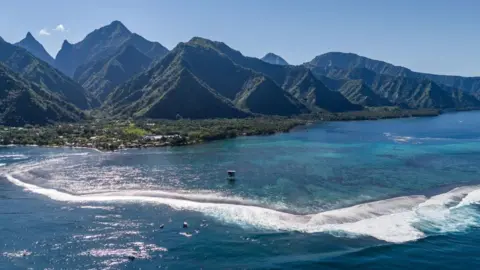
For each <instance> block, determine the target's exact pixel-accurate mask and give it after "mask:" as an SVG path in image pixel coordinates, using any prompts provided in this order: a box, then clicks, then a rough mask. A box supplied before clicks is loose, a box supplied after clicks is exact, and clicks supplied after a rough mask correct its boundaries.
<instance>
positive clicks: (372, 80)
mask: <svg viewBox="0 0 480 270" xmlns="http://www.w3.org/2000/svg"><path fill="white" fill-rule="evenodd" d="M313 71H314V72H316V73H317V76H320V77H321V76H326V77H329V78H333V79H338V80H361V81H362V82H363V83H364V84H366V85H367V86H368V87H370V88H371V89H372V90H373V92H374V93H375V94H376V95H378V96H379V97H382V98H385V99H387V100H389V101H390V102H391V103H392V104H395V105H398V106H402V107H408V108H437V109H449V108H459V109H460V108H464V109H465V108H480V101H479V100H477V99H476V98H474V97H473V96H471V95H468V94H466V93H464V92H463V91H461V90H458V89H456V90H454V89H447V90H446V89H445V88H446V87H445V86H444V87H441V86H440V85H438V84H437V83H435V82H433V81H431V80H429V79H425V78H424V79H416V78H411V77H403V76H400V77H394V76H389V75H383V74H378V73H375V72H374V71H371V70H369V69H366V68H353V69H349V70H347V69H341V68H336V67H332V66H330V67H324V68H315V69H314V70H313ZM447 88H448V87H447Z"/></svg>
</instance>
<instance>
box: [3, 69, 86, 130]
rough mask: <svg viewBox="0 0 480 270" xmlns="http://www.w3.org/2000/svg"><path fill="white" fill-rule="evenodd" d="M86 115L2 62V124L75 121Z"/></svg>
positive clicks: (16, 124)
mask: <svg viewBox="0 0 480 270" xmlns="http://www.w3.org/2000/svg"><path fill="white" fill-rule="evenodd" d="M84 118H85V115H84V114H83V113H82V112H81V111H79V110H78V109H77V108H76V107H75V106H73V105H72V104H70V103H68V102H66V101H65V100H63V99H62V98H61V97H59V96H58V95H57V94H55V93H52V92H50V91H48V90H45V89H43V88H42V87H41V86H39V85H37V84H34V83H30V82H28V81H27V80H25V79H24V78H22V77H21V76H20V75H19V74H17V73H15V72H14V71H13V70H11V69H9V68H8V67H6V66H5V65H4V64H0V124H1V125H7V126H24V125H26V124H32V125H35V124H40V125H42V124H49V123H55V122H75V121H79V120H81V119H84Z"/></svg>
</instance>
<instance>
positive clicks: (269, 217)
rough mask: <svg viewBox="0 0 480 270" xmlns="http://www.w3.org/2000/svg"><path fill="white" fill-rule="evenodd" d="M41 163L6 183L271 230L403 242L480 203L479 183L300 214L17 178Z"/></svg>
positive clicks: (455, 222) (209, 197)
mask: <svg viewBox="0 0 480 270" xmlns="http://www.w3.org/2000/svg"><path fill="white" fill-rule="evenodd" d="M38 166H41V165H39V164H36V165H29V166H24V167H23V168H22V169H21V170H17V171H16V172H14V173H11V174H6V175H5V176H6V178H7V179H8V181H10V182H11V183H13V184H15V185H17V186H19V187H22V188H24V189H26V190H28V191H30V192H33V193H36V194H40V195H44V196H46V197H48V198H50V199H52V200H56V201H63V202H71V203H90V202H96V203H122V202H123V203H150V204H162V205H168V206H170V207H172V208H173V209H176V210H187V211H196V212H200V213H203V214H205V215H208V216H211V217H213V218H216V219H218V220H220V221H223V222H227V223H233V224H238V225H240V226H243V227H256V228H263V229H267V230H279V231H299V232H304V233H317V232H345V233H348V234H353V235H367V236H371V237H374V238H377V239H379V240H383V241H387V242H392V243H402V242H407V241H414V240H417V239H421V238H424V237H425V236H426V234H425V230H427V231H428V230H434V231H437V232H451V231H458V230H462V229H465V228H467V227H469V226H474V225H476V223H477V222H478V220H480V217H478V215H477V214H473V213H472V212H471V211H458V209H459V207H460V206H466V205H469V204H474V203H478V202H480V187H479V186H471V187H461V188H456V189H453V190H451V191H449V192H446V193H443V194H439V195H437V196H433V197H431V198H427V197H425V196H422V195H416V196H404V197H397V198H392V199H387V200H381V201H375V202H369V203H363V204H358V205H355V206H351V207H346V208H341V209H336V210H330V211H325V212H321V213H316V214H309V215H296V214H291V213H286V212H282V211H277V210H274V209H270V208H267V207H265V206H263V205H262V204H260V203H258V202H255V201H251V200H246V199H243V198H240V197H226V196H223V195H220V194H215V193H212V194H195V193H176V192H167V191H145V190H129V191H117V192H106V193H96V194H86V195H74V194H70V193H66V192H62V191H59V190H56V189H51V188H43V187H40V186H37V185H33V184H29V183H25V182H23V181H21V180H19V179H18V178H16V177H14V175H16V174H19V173H22V172H26V171H29V170H31V169H32V168H35V167H38ZM460 210H461V209H460Z"/></svg>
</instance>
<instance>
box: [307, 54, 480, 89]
mask: <svg viewBox="0 0 480 270" xmlns="http://www.w3.org/2000/svg"><path fill="white" fill-rule="evenodd" d="M305 66H307V67H309V68H311V69H312V70H316V69H322V68H325V67H336V68H341V69H354V68H366V69H368V70H371V71H373V72H375V73H379V74H383V75H390V76H394V77H400V76H401V77H409V78H416V79H429V80H432V81H433V82H435V83H437V84H439V85H440V86H441V87H442V88H444V89H446V90H451V89H460V90H463V91H465V92H467V93H470V94H472V95H475V96H480V77H462V76H451V75H436V74H429V73H422V72H415V71H412V70H410V69H408V68H406V67H402V66H395V65H393V64H390V63H387V62H384V61H380V60H374V59H370V58H367V57H363V56H360V55H357V54H354V53H341V52H330V53H326V54H322V55H319V56H317V57H315V58H314V59H313V60H312V61H310V62H308V63H305ZM443 86H446V87H443Z"/></svg>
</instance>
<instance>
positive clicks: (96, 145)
mask: <svg viewBox="0 0 480 270" xmlns="http://www.w3.org/2000/svg"><path fill="white" fill-rule="evenodd" d="M440 114H442V112H441V111H440V110H384V111H358V112H348V113H316V114H308V115H300V116H295V117H280V116H279V117H258V118H246V119H205V120H176V121H173V120H153V119H144V120H137V121H132V120H106V121H104V122H99V121H97V122H91V123H75V124H57V125H53V126H44V127H4V129H3V133H0V147H5V146H6V147H8V146H17V147H22V146H23V147H28V146H32V147H45V148H65V149H89V150H93V151H97V152H101V153H103V152H115V151H119V150H124V149H143V148H160V147H178V146H190V145H199V144H204V143H208V142H212V141H220V140H225V139H233V138H238V137H250V136H268V135H274V134H279V133H289V132H294V131H297V130H303V129H307V128H309V127H310V126H312V125H318V124H320V123H326V122H348V121H377V120H386V119H397V118H410V117H434V116H438V115H440ZM0 130H1V128H0ZM0 132H1V131H0Z"/></svg>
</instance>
